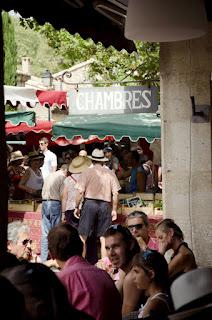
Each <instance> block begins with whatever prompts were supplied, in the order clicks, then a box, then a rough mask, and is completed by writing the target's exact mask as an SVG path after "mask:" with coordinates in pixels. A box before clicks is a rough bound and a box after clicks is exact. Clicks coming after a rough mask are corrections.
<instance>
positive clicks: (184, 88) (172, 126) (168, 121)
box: [160, 26, 212, 266]
mask: <svg viewBox="0 0 212 320" xmlns="http://www.w3.org/2000/svg"><path fill="white" fill-rule="evenodd" d="M160 68H161V111H162V112H161V113H162V114H161V118H162V123H161V126H162V165H163V202H164V212H165V217H169V218H173V219H174V220H175V221H176V223H177V224H179V226H180V227H181V228H182V230H183V231H184V234H185V240H186V241H187V242H188V243H189V245H190V246H191V247H192V249H193V250H194V253H195V255H196V258H197V262H198V264H199V265H201V266H203V265H211V266H212V160H211V153H212V143H211V120H210V121H209V122H208V123H192V122H191V115H192V107H191V101H190V96H194V97H195V102H196V104H197V105H210V104H211V83H210V79H211V72H212V26H210V30H209V33H208V34H207V36H205V37H202V38H199V39H195V40H190V41H181V42H173V43H163V44H161V52H160ZM210 111H211V107H210Z"/></svg>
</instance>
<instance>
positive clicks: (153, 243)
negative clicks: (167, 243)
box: [147, 238, 159, 251]
mask: <svg viewBox="0 0 212 320" xmlns="http://www.w3.org/2000/svg"><path fill="white" fill-rule="evenodd" d="M147 247H148V248H149V249H152V250H157V251H158V249H159V247H158V243H157V242H156V240H155V239H153V238H150V239H149V242H148V245H147Z"/></svg>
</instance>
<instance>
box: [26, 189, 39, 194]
mask: <svg viewBox="0 0 212 320" xmlns="http://www.w3.org/2000/svg"><path fill="white" fill-rule="evenodd" d="M27 192H28V193H30V194H35V193H36V192H37V190H35V189H32V188H27Z"/></svg>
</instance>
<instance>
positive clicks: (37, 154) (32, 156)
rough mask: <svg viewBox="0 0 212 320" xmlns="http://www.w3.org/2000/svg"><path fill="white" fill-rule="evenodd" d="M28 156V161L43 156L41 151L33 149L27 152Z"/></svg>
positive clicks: (42, 157)
mask: <svg viewBox="0 0 212 320" xmlns="http://www.w3.org/2000/svg"><path fill="white" fill-rule="evenodd" d="M28 157H29V161H31V160H37V159H44V158H45V156H44V154H43V153H41V152H38V151H35V150H34V151H31V152H29V154H28Z"/></svg>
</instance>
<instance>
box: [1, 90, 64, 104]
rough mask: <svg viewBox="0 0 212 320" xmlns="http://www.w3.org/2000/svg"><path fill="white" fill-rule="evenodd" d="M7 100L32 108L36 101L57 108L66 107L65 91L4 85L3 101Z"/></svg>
mask: <svg viewBox="0 0 212 320" xmlns="http://www.w3.org/2000/svg"><path fill="white" fill-rule="evenodd" d="M7 101H9V102H10V103H11V104H12V105H14V106H16V105H17V104H19V103H20V104H21V105H23V106H25V107H26V106H28V107H31V108H34V107H35V106H36V104H37V103H39V104H41V105H44V106H47V107H52V106H58V108H61V109H62V108H66V109H67V108H68V105H67V92H66V91H49V90H36V89H32V88H26V87H15V86H4V103H5V104H6V102H7Z"/></svg>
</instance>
